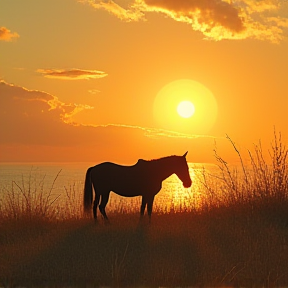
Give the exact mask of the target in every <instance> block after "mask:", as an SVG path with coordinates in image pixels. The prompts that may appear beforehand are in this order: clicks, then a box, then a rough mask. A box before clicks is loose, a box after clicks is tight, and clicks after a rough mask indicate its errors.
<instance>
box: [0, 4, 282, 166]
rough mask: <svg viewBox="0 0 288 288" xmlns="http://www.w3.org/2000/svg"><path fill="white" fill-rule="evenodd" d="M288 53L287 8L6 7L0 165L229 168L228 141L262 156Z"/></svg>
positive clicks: (0, 36) (0, 42) (1, 36)
mask: <svg viewBox="0 0 288 288" xmlns="http://www.w3.org/2000/svg"><path fill="white" fill-rule="evenodd" d="M287 51H288V1H284V0H277V1H276V0H275V1H274V0H222V1H221V0H209V1H208V0H177V1H174V0H118V1H117V0H115V1H112V0H111V1H97V0H61V1H59V0H41V1H39V0H29V1H23V0H13V1H11V0H2V1H0V81H1V82H0V161H1V162H47V161H60V162H68V161H73V162H86V161H89V162H95V163H97V162H102V161H113V162H119V163H123V164H124V163H125V164H128V163H130V164H132V163H136V162H137V159H139V158H143V159H154V158H159V157H163V156H168V155H182V154H184V153H185V152H186V151H189V152H188V155H187V159H188V161H189V162H200V163H202V162H203V163H204V162H213V161H215V155H214V150H215V149H217V151H218V152H219V154H220V155H221V156H223V158H224V159H226V160H227V161H232V162H233V161H236V160H237V153H235V151H234V149H233V145H231V143H229V141H228V140H227V138H226V135H228V136H229V137H230V138H231V139H232V141H233V142H234V143H235V145H236V146H237V148H238V149H239V151H241V152H243V153H246V152H247V151H248V150H249V151H253V149H254V147H255V145H258V144H259V141H260V142H261V145H262V147H263V150H264V151H269V149H271V148H270V145H271V142H272V141H273V135H274V130H275V131H276V133H277V135H278V133H281V135H282V141H283V143H284V144H287V141H288V128H287V123H288V76H287V75H288V53H287ZM181 101H189V102H190V103H192V104H193V105H194V108H195V113H194V114H193V115H192V116H191V117H190V118H183V117H181V116H180V115H179V114H178V112H177V107H178V104H179V103H180V102H181Z"/></svg>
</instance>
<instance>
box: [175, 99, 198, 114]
mask: <svg viewBox="0 0 288 288" xmlns="http://www.w3.org/2000/svg"><path fill="white" fill-rule="evenodd" d="M177 112H178V114H179V115H180V116H181V117H183V118H190V117H191V116H193V114H194V112H195V107H194V105H193V103H191V102H190V101H181V102H180V103H179V104H178V106H177Z"/></svg>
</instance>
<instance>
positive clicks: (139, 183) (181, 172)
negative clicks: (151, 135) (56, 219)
mask: <svg viewBox="0 0 288 288" xmlns="http://www.w3.org/2000/svg"><path fill="white" fill-rule="evenodd" d="M187 153H188V151H187V152H186V153H185V154H184V155H183V156H175V155H173V156H167V157H163V158H159V159H154V160H149V161H146V160H143V159H139V160H138V162H137V163H136V164H135V165H132V166H122V165H118V164H115V163H111V162H104V163H101V164H98V165H96V166H94V167H90V168H88V170H87V172H86V178H85V186H84V212H86V213H89V212H90V211H91V206H92V202H93V191H92V190H93V188H92V184H93V187H94V191H95V200H94V205H93V215H94V218H95V219H97V206H98V205H99V202H100V205H99V210H100V212H101V214H102V215H103V217H104V219H107V220H108V217H107V215H106V212H105V207H106V205H107V203H108V200H109V195H110V192H111V191H113V192H114V193H116V194H118V195H121V196H125V197H134V196H142V204H141V208H140V215H141V216H143V215H144V211H145V208H146V205H147V211H148V216H149V220H151V214H152V206H153V201H154V197H155V195H156V194H157V193H158V192H159V191H160V190H161V187H162V181H163V180H165V179H166V178H168V177H169V176H170V175H172V174H174V173H175V174H176V175H177V176H178V178H179V179H180V180H181V181H182V183H183V186H184V187H185V188H188V187H190V186H191V184H192V181H191V178H190V175H189V170H188V165H187V161H186V155H187ZM100 199H101V201H100Z"/></svg>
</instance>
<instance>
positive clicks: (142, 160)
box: [137, 155, 179, 163]
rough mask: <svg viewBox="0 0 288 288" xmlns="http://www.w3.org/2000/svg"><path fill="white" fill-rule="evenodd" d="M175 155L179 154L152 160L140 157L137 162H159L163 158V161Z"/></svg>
mask: <svg viewBox="0 0 288 288" xmlns="http://www.w3.org/2000/svg"><path fill="white" fill-rule="evenodd" d="M174 157H177V155H171V156H165V157H161V158H156V159H150V160H144V159H138V162H137V163H155V162H159V161H162V160H163V161H165V160H169V159H172V158H174ZM178 157H179V156H178Z"/></svg>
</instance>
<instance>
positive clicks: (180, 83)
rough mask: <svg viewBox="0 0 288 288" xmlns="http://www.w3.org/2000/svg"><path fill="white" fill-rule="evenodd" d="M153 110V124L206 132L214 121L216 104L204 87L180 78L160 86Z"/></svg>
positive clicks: (192, 131)
mask: <svg viewBox="0 0 288 288" xmlns="http://www.w3.org/2000/svg"><path fill="white" fill-rule="evenodd" d="M153 112H154V119H155V124H156V127H159V128H161V129H166V130H170V131H175V132H180V133H187V134H206V133H208V132H209V131H210V130H211V129H212V127H213V126H214V124H215V122H216V119H217V115H218V106H217V102H216V100H215V97H214V95H213V93H212V92H211V91H210V90H209V89H208V88H207V87H206V86H204V85H203V84H201V83H199V82H196V81H193V80H190V79H180V80H176V81H173V82H170V83H168V84H167V85H165V86H164V87H163V88H162V89H160V91H159V92H158V93H157V95H156V98H155V100H154V106H153Z"/></svg>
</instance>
